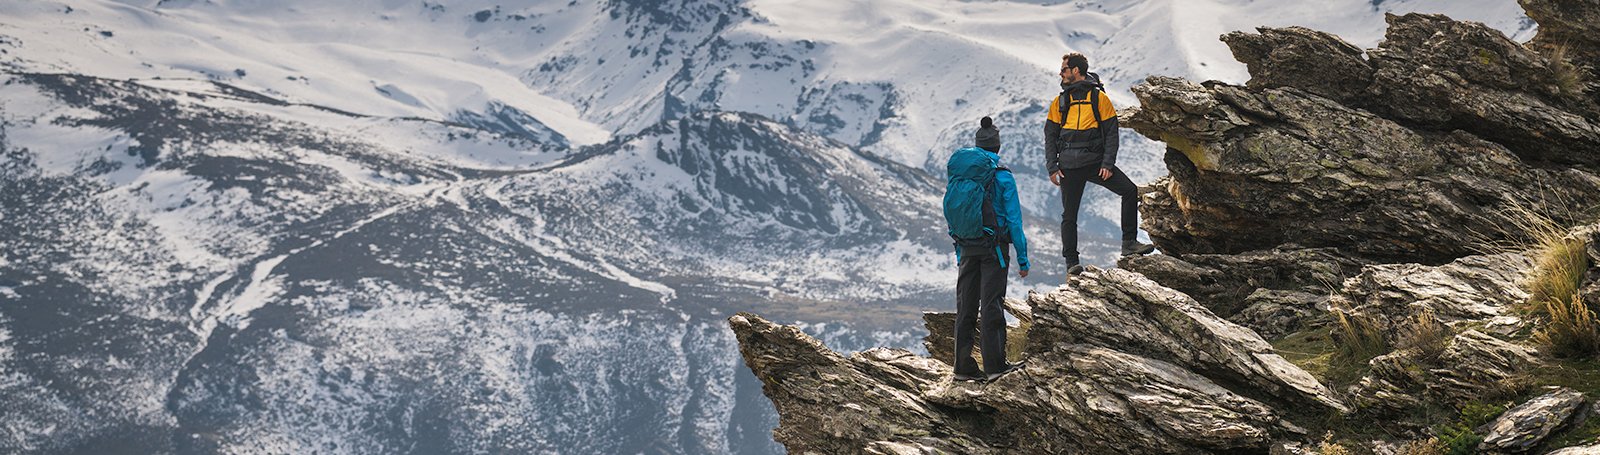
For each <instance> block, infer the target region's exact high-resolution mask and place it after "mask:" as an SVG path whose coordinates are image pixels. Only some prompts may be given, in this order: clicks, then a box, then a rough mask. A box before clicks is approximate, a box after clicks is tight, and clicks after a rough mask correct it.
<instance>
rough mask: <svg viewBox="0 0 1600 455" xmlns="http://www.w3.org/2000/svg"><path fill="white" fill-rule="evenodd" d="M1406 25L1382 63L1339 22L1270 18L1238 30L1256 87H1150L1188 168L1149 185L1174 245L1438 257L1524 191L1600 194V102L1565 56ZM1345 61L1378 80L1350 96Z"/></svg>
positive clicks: (1143, 96) (1179, 166)
mask: <svg viewBox="0 0 1600 455" xmlns="http://www.w3.org/2000/svg"><path fill="white" fill-rule="evenodd" d="M1389 21H1390V29H1389V32H1388V35H1387V39H1386V40H1384V42H1383V43H1382V44H1380V46H1379V47H1378V48H1377V49H1373V50H1371V51H1369V52H1368V53H1367V54H1368V57H1369V59H1368V61H1367V62H1366V63H1361V62H1359V59H1358V55H1356V54H1355V53H1353V52H1352V51H1351V49H1350V47H1349V46H1348V45H1347V44H1344V43H1342V42H1340V41H1339V40H1338V39H1337V38H1335V37H1332V36H1329V35H1326V34H1320V33H1316V32H1312V31H1309V30H1304V29H1263V30H1262V33H1261V34H1259V35H1252V34H1230V35H1228V37H1227V38H1226V41H1228V43H1229V44H1230V46H1232V47H1233V48H1234V49H1235V53H1236V54H1238V55H1239V56H1240V58H1241V60H1243V61H1245V62H1246V63H1247V64H1248V67H1249V70H1250V71H1251V74H1252V82H1251V83H1250V85H1249V86H1248V87H1239V86H1232V85H1227V84H1222V83H1213V82H1208V83H1205V84H1195V83H1192V82H1188V81H1184V80H1181V79H1174V78H1165V77H1152V78H1150V79H1149V80H1147V82H1146V83H1144V84H1141V85H1138V86H1135V87H1134V93H1135V94H1136V95H1138V96H1139V99H1140V101H1141V103H1142V106H1141V107H1140V108H1139V109H1137V110H1136V111H1134V112H1133V113H1132V114H1131V115H1128V116H1125V118H1126V121H1127V124H1128V125H1129V126H1131V127H1133V128H1134V129H1135V130H1137V131H1139V132H1140V133H1142V134H1144V135H1146V136H1149V137H1151V138H1153V139H1157V140H1161V141H1164V142H1166V143H1167V144H1168V146H1169V147H1170V149H1169V152H1168V154H1167V158H1166V161H1167V167H1168V170H1169V171H1170V176H1169V177H1168V178H1167V179H1163V180H1159V181H1157V182H1155V183H1154V184H1152V185H1151V188H1150V191H1149V192H1148V193H1147V194H1146V195H1145V196H1144V198H1145V201H1144V202H1145V204H1144V205H1143V207H1144V209H1143V210H1144V215H1145V219H1147V220H1149V221H1148V222H1147V223H1145V226H1146V229H1147V230H1148V231H1149V232H1150V234H1151V237H1152V238H1153V239H1154V240H1155V241H1156V244H1157V246H1159V247H1161V248H1162V250H1163V251H1165V252H1168V253H1172V254H1177V255H1179V256H1183V255H1187V254H1191V253H1228V254H1231V253H1240V252H1244V251H1250V250H1259V249H1266V248H1271V247H1274V246H1277V245H1281V244H1284V243H1289V242H1291V241H1292V242H1294V243H1298V244H1300V245H1302V246H1306V247H1339V248H1342V249H1346V252H1348V253H1353V254H1356V255H1358V256H1361V257H1366V258H1370V259H1376V260H1381V261H1388V262H1422V263H1428V264H1437V263H1442V262H1445V261H1448V260H1450V259H1454V258H1457V257H1461V256H1465V255H1468V254H1472V252H1473V251H1472V247H1473V245H1476V244H1478V243H1479V242H1478V240H1481V239H1480V237H1482V236H1484V235H1487V236H1490V237H1494V236H1497V235H1502V234H1498V233H1500V232H1502V231H1503V229H1500V227H1501V226H1508V225H1510V223H1508V221H1509V220H1508V219H1507V218H1506V217H1505V216H1503V215H1502V214H1501V213H1500V212H1499V209H1503V208H1506V207H1511V206H1514V205H1517V204H1525V203H1527V201H1524V200H1522V198H1526V199H1529V200H1531V201H1532V202H1533V203H1535V204H1541V203H1545V202H1550V203H1555V202H1556V201H1564V202H1571V203H1573V204H1574V205H1577V206H1580V207H1588V206H1593V205H1594V204H1595V203H1596V202H1600V196H1597V195H1600V179H1597V178H1596V177H1595V175H1594V173H1595V172H1596V170H1600V127H1597V125H1600V109H1597V108H1596V107H1595V104H1594V103H1593V102H1591V101H1589V100H1587V99H1584V98H1582V97H1577V96H1573V95H1572V94H1571V93H1568V92H1567V91H1563V89H1561V88H1560V87H1561V86H1562V83H1561V81H1562V80H1563V79H1562V78H1563V76H1562V74H1563V73H1562V72H1561V71H1560V70H1559V69H1558V68H1557V66H1558V65H1556V66H1553V63H1552V61H1551V60H1550V59H1549V58H1548V57H1545V56H1544V55H1542V54H1539V53H1538V52H1534V51H1532V50H1530V49H1528V48H1526V47H1523V46H1522V45H1520V44H1517V43H1515V42H1512V41H1511V40H1509V39H1508V38H1506V37H1505V36H1504V35H1503V34H1500V33H1499V32H1497V31H1495V30H1493V29H1490V28H1488V27H1486V26H1483V25H1482V24H1477V23H1462V22H1454V21H1450V20H1448V18H1445V17H1443V16H1437V15H1420V14H1408V15H1405V16H1390V17H1389ZM1316 52H1327V53H1330V54H1329V55H1314V54H1315V53H1316ZM1463 56H1467V58H1463ZM1323 60H1332V61H1331V62H1325V61H1323ZM1330 64H1331V65H1346V64H1347V65H1348V67H1349V68H1350V69H1349V70H1348V71H1352V72H1364V71H1368V68H1367V67H1368V66H1369V65H1370V69H1371V71H1373V73H1372V74H1373V77H1372V80H1371V82H1370V83H1368V84H1366V88H1365V89H1363V90H1361V91H1360V93H1361V95H1360V96H1356V97H1352V96H1347V95H1342V94H1343V93H1346V92H1348V91H1350V90H1352V89H1354V88H1355V87H1357V86H1360V85H1362V81H1363V80H1364V78H1363V77H1358V76H1356V77H1353V76H1350V75H1347V74H1344V71H1332V70H1322V69H1319V68H1321V66H1322V65H1330ZM1528 188H1540V189H1543V190H1546V191H1543V193H1545V194H1539V193H1541V192H1539V191H1534V192H1530V191H1526V189H1528ZM1560 221H1563V222H1571V221H1574V220H1560Z"/></svg>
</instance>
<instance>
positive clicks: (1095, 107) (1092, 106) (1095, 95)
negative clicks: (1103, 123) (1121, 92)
mask: <svg viewBox="0 0 1600 455" xmlns="http://www.w3.org/2000/svg"><path fill="white" fill-rule="evenodd" d="M1089 110H1090V111H1091V112H1094V126H1095V128H1099V127H1100V89H1098V88H1091V89H1089Z"/></svg>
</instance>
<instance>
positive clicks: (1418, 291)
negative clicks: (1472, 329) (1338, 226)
mask: <svg viewBox="0 0 1600 455" xmlns="http://www.w3.org/2000/svg"><path fill="white" fill-rule="evenodd" d="M1532 269H1533V260H1532V259H1530V258H1529V257H1528V256H1527V255H1525V254H1522V253H1501V254H1493V255H1475V256H1467V257H1463V258H1461V259H1457V260H1455V261H1451V262H1450V263H1448V264H1445V265H1439V266H1428V265H1421V264H1381V265H1373V266H1368V267H1366V268H1363V269H1362V271H1361V274H1360V275H1357V276H1355V277H1352V278H1350V279H1348V280H1345V282H1344V287H1343V289H1341V291H1340V292H1339V294H1338V295H1337V296H1335V297H1334V299H1333V302H1332V303H1331V304H1332V305H1335V306H1339V307H1341V308H1345V309H1347V310H1348V311H1349V312H1351V313H1354V314H1357V315H1360V316H1362V317H1364V318H1366V319H1367V320H1369V321H1372V322H1374V323H1377V324H1378V326H1379V327H1380V328H1381V329H1383V332H1384V333H1385V334H1387V335H1389V336H1390V338H1389V341H1390V342H1395V341H1398V340H1397V339H1396V338H1395V337H1397V336H1399V335H1400V334H1401V333H1404V332H1403V331H1401V330H1399V329H1400V328H1402V327H1403V326H1404V325H1406V324H1408V323H1409V322H1411V321H1413V320H1415V318H1416V315H1417V314H1419V313H1422V312H1432V314H1433V315H1434V317H1436V318H1437V319H1438V320H1439V321H1440V322H1443V323H1447V324H1448V323H1455V322H1463V321H1464V322H1481V323H1484V324H1485V325H1486V326H1487V328H1488V329H1489V330H1491V331H1494V332H1496V333H1501V334H1508V333H1511V332H1515V331H1516V330H1517V329H1519V328H1521V327H1522V326H1524V325H1525V324H1526V321H1524V320H1523V319H1522V318H1521V317H1520V316H1518V315H1517V313H1516V312H1515V311H1512V309H1511V307H1512V305H1516V304H1519V303H1521V302H1523V301H1525V300H1527V299H1528V293H1527V291H1526V290H1525V289H1523V281H1524V280H1525V278H1526V274H1527V272H1528V271H1530V270H1532Z"/></svg>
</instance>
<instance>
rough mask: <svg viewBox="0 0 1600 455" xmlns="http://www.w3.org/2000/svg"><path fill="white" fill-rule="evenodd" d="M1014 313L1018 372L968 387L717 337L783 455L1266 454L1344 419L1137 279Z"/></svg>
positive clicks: (899, 358)
mask: <svg viewBox="0 0 1600 455" xmlns="http://www.w3.org/2000/svg"><path fill="white" fill-rule="evenodd" d="M1027 304H1028V306H1029V309H1030V311H1031V315H1032V318H1033V320H1032V324H1031V325H1030V326H1029V328H1028V330H1027V334H1028V335H1027V338H1026V343H1027V346H1026V348H1025V356H1026V358H1027V363H1026V364H1025V367H1024V368H1023V370H1021V371H1019V372H1015V373H1011V374H1008V375H1006V376H1003V377H1001V378H999V379H997V380H995V381H991V382H988V383H982V384H977V383H963V382H952V381H951V380H950V375H951V371H950V367H949V365H947V364H946V363H944V362H940V361H936V360H934V359H930V358H926V357H920V356H917V355H914V354H912V353H910V352H908V351H904V350H899V349H888V348H878V349H872V350H868V351H863V352H860V353H857V354H855V355H852V356H849V357H845V356H843V355H841V354H838V353H836V352H833V351H832V350H830V349H828V348H827V347H826V346H823V345H822V344H821V343H819V342H817V341H816V340H815V339H813V338H811V337H809V336H807V335H805V334H804V333H802V332H800V330H798V329H796V328H794V327H789V326H784V325H779V324H774V323H772V322H770V321H767V320H765V319H762V318H761V317H759V316H756V315H753V314H748V313H741V314H738V315H736V316H733V317H732V318H730V319H729V325H730V326H731V327H732V329H733V331H734V333H735V334H736V335H737V337H738V339H739V343H740V351H741V353H742V354H743V355H744V358H745V362H746V364H747V365H749V366H750V369H751V370H752V371H753V372H755V374H756V376H757V377H759V378H761V379H762V383H763V390H764V391H765V392H766V394H767V397H769V398H771V399H772V401H773V403H774V404H775V405H776V406H777V407H778V412H779V415H780V423H779V427H778V429H777V430H775V431H774V436H775V437H776V438H777V440H778V441H779V442H781V443H783V444H784V445H785V446H787V447H788V448H789V450H790V451H792V452H794V453H862V452H865V453H937V452H938V451H945V452H954V453H1001V452H1009V451H1020V453H1079V452H1082V451H1087V452H1088V453H1097V451H1110V450H1118V451H1121V452H1123V453H1209V452H1232V451H1247V452H1248V451H1257V452H1265V451H1266V450H1267V449H1268V448H1269V447H1270V445H1271V444H1273V442H1274V441H1276V440H1278V439H1279V438H1290V439H1298V438H1300V437H1303V436H1304V434H1305V432H1306V430H1305V427H1303V426H1302V425H1301V424H1300V423H1299V422H1297V421H1317V420H1318V419H1324V418H1326V417H1327V416H1328V415H1330V414H1334V413H1339V412H1344V411H1347V410H1348V407H1347V406H1346V405H1345V404H1344V403H1343V402H1341V401H1340V400H1339V399H1338V398H1335V397H1334V396H1333V394H1332V393H1330V392H1329V391H1328V389H1327V388H1325V387H1324V386H1323V385H1322V384H1321V383H1319V382H1318V381H1317V380H1316V379H1315V378H1313V377H1312V376H1311V375H1310V374H1308V373H1306V372H1305V371H1304V370H1302V369H1300V368H1299V367H1296V366H1295V365H1293V364H1291V363H1289V362H1288V361H1286V360H1284V359H1283V358H1282V357H1281V356H1279V355H1278V354H1276V353H1275V352H1274V351H1273V349H1272V347H1271V346H1270V345H1268V344H1267V343H1266V341H1264V340H1262V339H1261V337H1259V336H1257V335H1256V334H1255V333H1254V332H1252V331H1250V330H1248V329H1245V328H1243V327H1240V326H1238V325H1236V324H1233V323H1230V322H1228V321H1226V320H1223V319H1222V318H1219V317H1217V316H1216V315H1214V314H1212V313H1211V312H1210V311H1209V310H1207V309H1205V308H1204V307H1203V306H1201V305H1199V304H1198V303H1197V302H1195V301H1194V300H1193V299H1190V298H1189V297H1188V296H1186V295H1184V294H1182V293H1179V292H1177V291H1173V290H1171V289H1168V288H1165V287H1163V286H1161V285H1159V284H1156V283H1154V282H1152V281H1150V280H1148V279H1146V278H1144V277H1143V276H1141V275H1139V274H1136V273H1132V272H1128V271H1125V270H1115V269H1113V270H1100V269H1093V268H1092V269H1091V270H1090V271H1088V272H1087V273H1085V274H1084V275H1083V276H1080V277H1075V278H1073V279H1072V281H1071V283H1069V285H1068V286H1065V287H1062V288H1060V289H1058V290H1056V291H1055V292H1051V293H1048V294H1041V293H1030V294H1029V296H1028V299H1027Z"/></svg>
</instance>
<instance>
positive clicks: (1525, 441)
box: [1478, 387, 1585, 454]
mask: <svg viewBox="0 0 1600 455" xmlns="http://www.w3.org/2000/svg"><path fill="white" fill-rule="evenodd" d="M1584 402H1585V400H1584V398H1583V394H1582V393H1578V391H1576V390H1572V389H1568V388H1565V387H1562V388H1559V389H1556V390H1551V391H1550V392H1547V393H1545V394H1544V395H1540V396H1539V397H1537V398H1534V399H1532V400H1528V402H1527V403H1523V404H1521V405H1518V406H1517V407H1515V408H1511V410H1509V411H1506V413H1505V414H1502V415H1500V417H1499V418H1497V419H1495V420H1494V422H1490V423H1489V426H1488V427H1489V434H1488V435H1487V436H1485V437H1484V438H1483V443H1481V444H1478V451H1479V452H1480V453H1490V454H1496V453H1506V454H1512V453H1528V452H1530V451H1532V450H1533V449H1535V448H1537V447H1539V445H1540V444H1542V443H1544V441H1545V438H1548V437H1550V435H1551V434H1553V433H1555V431H1556V430H1557V429H1559V428H1561V427H1562V426H1564V425H1566V424H1567V422H1568V421H1570V420H1571V419H1572V417H1573V415H1575V414H1577V413H1578V411H1579V410H1580V409H1581V408H1582V407H1583V405H1584Z"/></svg>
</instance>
